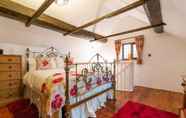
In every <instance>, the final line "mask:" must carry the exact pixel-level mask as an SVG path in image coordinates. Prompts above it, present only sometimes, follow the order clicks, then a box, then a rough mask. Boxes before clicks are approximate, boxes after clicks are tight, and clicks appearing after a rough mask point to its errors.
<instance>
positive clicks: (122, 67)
mask: <svg viewBox="0 0 186 118" xmlns="http://www.w3.org/2000/svg"><path fill="white" fill-rule="evenodd" d="M133 89H134V63H133V62H125V61H120V62H118V63H117V66H116V90H119V91H133Z"/></svg>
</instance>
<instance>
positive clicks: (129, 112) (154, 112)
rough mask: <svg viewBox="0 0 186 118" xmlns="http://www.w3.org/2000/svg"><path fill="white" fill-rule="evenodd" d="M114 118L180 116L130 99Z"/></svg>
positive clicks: (166, 117)
mask: <svg viewBox="0 0 186 118" xmlns="http://www.w3.org/2000/svg"><path fill="white" fill-rule="evenodd" d="M113 118H179V116H178V115H176V114H174V113H171V112H166V111H163V110H159V109H156V108H153V107H150V106H147V105H143V104H139V103H135V102H131V101H129V102H127V103H126V104H125V105H124V106H123V107H122V108H121V109H120V110H119V111H118V112H117V113H116V114H115V115H114V117H113Z"/></svg>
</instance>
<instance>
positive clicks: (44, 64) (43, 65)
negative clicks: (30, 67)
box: [37, 57, 52, 70]
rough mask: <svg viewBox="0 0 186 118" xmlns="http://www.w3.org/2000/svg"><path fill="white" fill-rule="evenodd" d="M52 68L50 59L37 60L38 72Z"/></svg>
mask: <svg viewBox="0 0 186 118" xmlns="http://www.w3.org/2000/svg"><path fill="white" fill-rule="evenodd" d="M51 68H52V62H51V58H47V57H41V58H37V69H38V70H46V69H51Z"/></svg>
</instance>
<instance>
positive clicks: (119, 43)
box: [115, 40, 121, 62]
mask: <svg viewBox="0 0 186 118" xmlns="http://www.w3.org/2000/svg"><path fill="white" fill-rule="evenodd" d="M120 50H121V40H117V41H115V51H116V61H117V62H118V61H119V54H120Z"/></svg>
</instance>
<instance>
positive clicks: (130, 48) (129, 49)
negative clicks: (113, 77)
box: [122, 43, 137, 60]
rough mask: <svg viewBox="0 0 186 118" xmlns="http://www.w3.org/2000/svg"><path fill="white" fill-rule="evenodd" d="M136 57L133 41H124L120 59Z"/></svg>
mask: <svg viewBox="0 0 186 118" xmlns="http://www.w3.org/2000/svg"><path fill="white" fill-rule="evenodd" d="M130 58H131V59H136V58H137V50H136V44H135V43H124V44H123V45H122V59H123V60H129V59H130Z"/></svg>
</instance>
